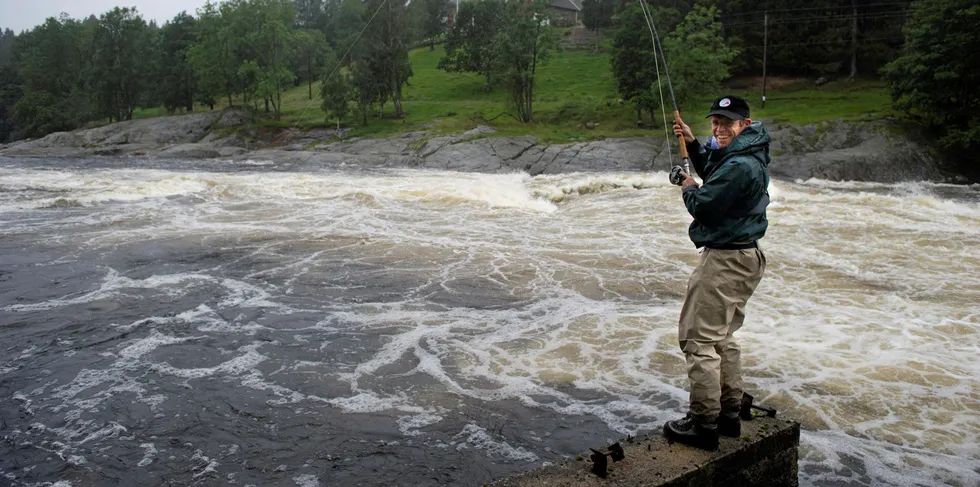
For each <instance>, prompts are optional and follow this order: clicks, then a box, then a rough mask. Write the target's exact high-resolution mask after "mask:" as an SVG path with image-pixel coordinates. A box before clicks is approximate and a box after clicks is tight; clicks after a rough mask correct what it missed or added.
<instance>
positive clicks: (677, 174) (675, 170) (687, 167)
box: [639, 0, 691, 186]
mask: <svg viewBox="0 0 980 487" xmlns="http://www.w3.org/2000/svg"><path fill="white" fill-rule="evenodd" d="M639 2H640V10H642V11H643V17H644V19H645V20H646V22H647V28H648V29H650V40H651V41H653V48H654V52H653V57H654V61H655V62H656V61H657V53H658V52H659V53H660V59H663V61H664V75H665V76H666V77H667V88H668V89H669V90H670V101H671V102H672V103H673V104H674V120H681V111H680V109H679V108H677V98H676V97H675V96H674V86H673V85H672V84H671V83H670V71H669V70H667V57H666V56H664V50H663V46H662V45H661V44H660V36H659V35H658V34H657V24H656V23H654V21H653V14H652V13H650V6H649V5H647V3H646V0H639ZM658 65H659V63H658ZM659 79H660V69H659V66H658V68H657V80H658V83H657V84H658V86H660V83H659ZM660 99H661V102H660V106H661V107H663V89H662V88H661V93H660ZM664 132H665V133H666V132H667V120H664ZM668 137H669V135H668ZM677 142H678V144H679V145H680V146H681V159H682V161H683V162H684V165H683V166H680V165H675V166H674V167H672V168H671V169H670V175H669V176H668V179H669V180H670V182H671V184H675V185H677V186H680V185H681V183H683V182H684V178H683V177H681V172H683V173H686V174H691V158H690V157H689V156H688V153H687V142H686V141H685V140H684V135H680V136H678V137H677Z"/></svg>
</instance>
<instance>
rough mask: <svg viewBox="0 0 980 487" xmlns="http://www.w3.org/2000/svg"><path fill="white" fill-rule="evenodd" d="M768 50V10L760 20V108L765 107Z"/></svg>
mask: <svg viewBox="0 0 980 487" xmlns="http://www.w3.org/2000/svg"><path fill="white" fill-rule="evenodd" d="M768 51H769V12H766V15H765V17H763V21H762V108H765V107H766V57H767V54H768Z"/></svg>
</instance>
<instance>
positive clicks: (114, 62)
mask: <svg viewBox="0 0 980 487" xmlns="http://www.w3.org/2000/svg"><path fill="white" fill-rule="evenodd" d="M151 43H152V41H151V36H150V32H149V30H148V29H147V25H146V22H144V21H143V18H142V17H141V16H140V15H139V14H138V13H137V12H136V10H135V9H130V8H119V7H116V8H114V9H112V10H110V11H108V12H106V13H104V14H102V16H100V17H99V24H98V28H97V30H96V33H95V40H94V45H93V50H94V52H93V56H92V66H93V70H92V73H91V84H92V86H93V87H94V88H95V90H96V91H95V92H96V98H97V100H98V109H99V114H100V115H102V116H104V117H108V118H109V121H110V122H111V121H113V120H117V121H118V120H123V119H125V120H130V119H132V118H133V111H134V110H135V109H136V107H137V105H138V103H139V101H140V95H141V92H142V90H143V89H144V88H145V86H146V83H147V77H148V76H147V71H148V69H147V66H146V65H145V62H146V60H148V59H151V56H150V55H149V48H150V45H151Z"/></svg>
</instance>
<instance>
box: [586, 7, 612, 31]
mask: <svg viewBox="0 0 980 487" xmlns="http://www.w3.org/2000/svg"><path fill="white" fill-rule="evenodd" d="M615 8H616V2H615V0H583V1H582V23H583V24H585V27H586V28H587V29H592V30H594V31H598V30H599V29H605V28H606V27H612V24H613V13H614V12H615Z"/></svg>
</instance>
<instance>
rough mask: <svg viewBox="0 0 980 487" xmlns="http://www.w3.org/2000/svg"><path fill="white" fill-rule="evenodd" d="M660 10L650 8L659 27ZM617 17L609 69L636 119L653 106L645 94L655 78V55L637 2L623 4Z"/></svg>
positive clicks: (660, 24)
mask: <svg viewBox="0 0 980 487" xmlns="http://www.w3.org/2000/svg"><path fill="white" fill-rule="evenodd" d="M663 12H664V10H654V11H653V14H654V21H655V22H656V23H657V27H658V29H659V28H661V27H662V22H661V19H662V18H663V17H664V14H663ZM617 20H618V23H619V29H618V30H617V31H616V37H615V38H614V39H613V52H612V58H611V59H610V62H611V64H612V72H613V76H614V77H615V79H616V88H617V90H618V91H619V94H620V96H622V97H623V99H624V100H626V101H632V102H633V103H635V104H636V118H637V119H640V118H641V117H642V112H643V110H644V109H647V110H650V111H651V113H652V111H653V109H654V108H655V106H654V105H651V103H652V101H651V97H649V96H648V95H649V93H650V88H651V86H653V85H654V83H656V81H657V71H656V68H655V66H656V64H655V62H654V56H657V55H658V54H657V51H656V49H655V47H654V45H653V40H652V38H651V35H650V31H649V28H648V27H647V23H646V20H645V18H644V13H643V10H642V9H641V8H640V6H639V5H637V4H636V3H635V2H631V3H628V4H626V5H625V6H624V7H623V10H622V11H620V12H619V14H618V15H617ZM661 69H662V68H661Z"/></svg>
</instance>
